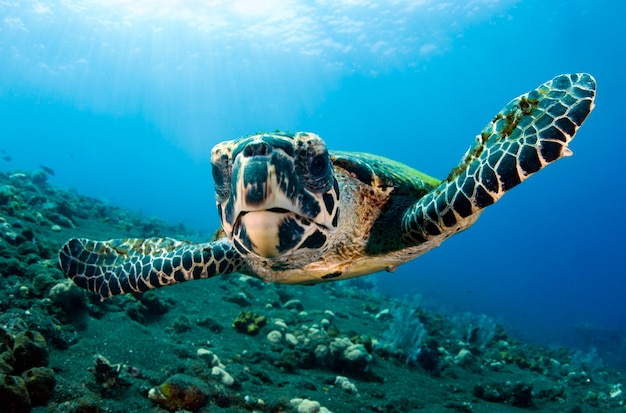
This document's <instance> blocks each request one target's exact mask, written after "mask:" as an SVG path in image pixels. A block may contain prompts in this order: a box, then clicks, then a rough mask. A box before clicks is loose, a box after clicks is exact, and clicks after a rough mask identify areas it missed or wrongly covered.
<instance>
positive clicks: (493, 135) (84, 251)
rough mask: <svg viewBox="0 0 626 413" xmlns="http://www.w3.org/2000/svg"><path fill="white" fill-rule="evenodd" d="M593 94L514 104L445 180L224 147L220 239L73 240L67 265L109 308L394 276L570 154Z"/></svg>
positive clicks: (281, 146)
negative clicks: (165, 292) (158, 294)
mask: <svg viewBox="0 0 626 413" xmlns="http://www.w3.org/2000/svg"><path fill="white" fill-rule="evenodd" d="M595 88H596V84H595V80H594V79H593V77H591V76H590V75H588V74H566V75H560V76H557V77H555V78H554V79H552V80H551V81H549V82H546V83H544V84H542V85H541V86H539V87H538V88H537V89H535V90H532V91H530V92H528V93H526V94H524V95H522V96H520V97H518V98H516V99H513V100H512V101H511V102H509V103H508V104H507V105H506V106H505V107H504V109H502V110H501V111H500V112H499V113H498V114H497V115H496V116H495V117H494V118H493V119H492V120H491V122H489V124H488V125H487V127H486V128H485V129H483V131H482V132H481V133H480V134H478V136H476V139H475V141H474V142H473V144H472V146H471V147H470V148H469V150H468V151H467V153H466V154H465V155H464V157H463V159H462V161H461V163H460V164H459V165H458V166H457V167H455V168H454V169H453V170H452V171H451V172H450V174H449V175H448V177H446V178H445V179H444V180H442V181H440V180H438V179H435V178H432V177H430V176H428V175H425V174H423V173H421V172H418V171H417V170H414V169H412V168H410V167H408V166H406V165H403V164H401V163H398V162H395V161H392V160H389V159H386V158H383V157H380V156H376V155H371V154H365V153H350V152H335V151H328V150H327V149H326V145H325V143H324V141H323V140H322V139H321V138H320V137H319V136H317V135H315V134H313V133H304V132H298V133H268V134H258V135H254V136H248V137H244V138H240V139H236V140H232V141H227V142H222V143H220V144H218V145H216V146H215V147H214V148H213V152H212V161H211V162H212V169H213V179H214V182H215V195H216V203H217V210H218V213H219V216H220V219H221V223H222V228H221V230H219V231H218V233H217V236H216V237H214V239H213V240H211V241H210V242H207V243H199V244H194V243H190V242H188V241H178V240H175V239H171V238H149V239H113V240H108V241H92V240H88V239H82V238H74V239H71V240H69V241H68V242H67V243H66V244H65V245H64V246H63V247H62V249H61V251H60V265H61V268H62V269H63V271H64V272H65V274H66V275H67V276H68V277H70V278H71V279H72V280H73V281H74V282H75V283H76V284H77V285H78V286H79V287H82V288H85V289H87V290H90V291H93V292H94V293H96V294H98V295H100V297H102V299H105V298H108V297H112V296H114V295H117V294H123V293H130V292H139V293H140V292H144V291H147V290H149V289H151V288H158V287H162V286H166V285H170V284H175V283H179V282H183V281H187V280H197V279H202V278H209V277H213V276H215V275H218V274H228V273H242V274H247V275H250V276H253V277H258V278H260V279H262V280H265V281H273V282H279V283H291V284H311V283H318V282H322V281H330V280H344V279H347V278H351V277H357V276H361V275H365V274H371V273H375V272H379V271H382V270H387V271H393V270H395V269H396V267H397V266H398V265H400V264H403V263H405V262H407V261H410V260H412V259H414V258H416V257H418V256H420V255H421V254H423V253H425V252H427V251H429V250H431V249H432V248H434V247H437V246H439V245H440V244H441V243H442V242H443V241H444V240H446V239H447V238H448V237H450V236H451V235H454V234H456V233H458V232H459V231H462V230H464V229H466V228H468V227H469V226H471V225H472V224H473V223H474V222H475V221H476V219H477V218H478V216H479V215H480V213H481V212H482V211H483V209H484V208H485V207H487V206H489V205H491V204H493V203H494V202H496V201H497V200H498V199H500V197H502V195H504V193H505V192H507V191H508V190H510V189H511V188H513V187H515V186H516V185H518V184H520V183H521V182H523V181H524V180H526V179H527V178H528V177H529V176H531V175H533V174H534V173H535V172H537V171H539V170H541V169H542V168H544V167H545V166H546V165H548V164H550V163H552V162H554V161H556V160H558V159H560V158H562V157H565V156H569V155H571V154H572V152H571V151H570V149H568V144H569V142H570V141H571V140H572V139H573V137H574V135H575V134H576V131H577V130H578V128H579V127H580V126H581V125H582V123H583V122H584V121H585V119H586V118H587V116H588V115H589V113H590V112H591V111H592V109H593V106H594V103H593V101H594V98H595Z"/></svg>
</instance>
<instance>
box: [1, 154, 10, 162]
mask: <svg viewBox="0 0 626 413" xmlns="http://www.w3.org/2000/svg"><path fill="white" fill-rule="evenodd" d="M2 160H3V161H7V162H11V157H10V156H9V155H4V156H3V157H2Z"/></svg>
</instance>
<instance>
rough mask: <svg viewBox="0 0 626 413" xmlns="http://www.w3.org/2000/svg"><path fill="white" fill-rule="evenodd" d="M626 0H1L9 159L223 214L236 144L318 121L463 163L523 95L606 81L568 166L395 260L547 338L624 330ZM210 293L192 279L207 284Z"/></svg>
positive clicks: (139, 205)
mask: <svg viewBox="0 0 626 413" xmlns="http://www.w3.org/2000/svg"><path fill="white" fill-rule="evenodd" d="M625 18H626V6H624V5H623V2H621V1H619V0H613V1H611V0H601V1H596V2H589V1H582V0H571V1H567V2H561V1H553V2H545V1H540V0H527V1H515V0H501V1H498V0H473V1H460V0H451V1H447V2H440V1H429V0H422V1H408V0H407V1H401V0H400V1H394V2H375V1H368V0H341V1H325V0H320V1H308V2H298V1H263V2H258V1H252V0H246V1H221V0H218V1H214V2H210V3H206V2H202V1H192V0H189V1H177V2H174V1H164V2H150V1H145V0H138V1H133V2H127V1H122V0H109V1H102V0H92V1H76V0H65V1H51V2H40V1H27V0H26V1H22V2H14V3H9V2H1V3H0V62H1V63H0V150H1V151H2V152H1V153H0V155H1V156H0V170H3V171H12V170H15V169H20V168H22V169H35V168H39V167H40V165H45V166H47V167H49V168H52V169H53V170H54V171H55V175H54V176H53V177H51V182H52V183H53V184H55V185H59V186H62V187H65V188H72V189H75V190H77V191H78V192H80V193H82V194H85V195H90V196H95V197H98V198H101V199H104V200H106V201H108V202H111V203H114V204H117V205H121V206H124V207H129V208H132V209H135V210H139V211H142V212H144V213H146V214H148V215H154V216H158V217H161V218H164V219H166V220H169V221H172V222H179V221H180V222H183V223H185V224H187V225H189V226H191V227H193V228H198V229H201V230H206V231H209V232H210V231H211V230H212V229H213V228H214V227H217V225H218V218H217V214H216V212H215V207H214V201H213V183H212V181H211V174H210V166H209V156H210V149H211V147H212V146H213V145H214V144H216V143H217V142H219V141H222V140H226V139H232V138H235V137H238V136H241V135H247V134H251V133H255V132H257V131H268V130H269V131H273V130H276V129H280V130H291V131H295V130H305V131H312V132H316V133H318V134H320V135H321V136H322V137H323V138H324V139H325V140H326V141H327V144H328V146H329V147H330V148H332V149H342V150H357V151H366V152H373V153H377V154H381V155H385V156H388V157H390V158H393V159H396V160H399V161H402V162H405V163H407V164H409V165H411V166H413V167H415V168H417V169H420V170H422V171H424V172H426V173H428V174H430V175H433V176H437V177H444V176H446V175H447V173H448V172H449V170H450V169H451V168H452V167H454V166H455V165H456V164H457V163H458V161H459V160H460V158H461V156H462V155H463V153H464V152H465V150H466V149H467V147H468V146H469V144H470V143H471V141H472V139H473V137H474V136H475V135H476V134H477V133H478V132H479V131H480V130H481V129H482V128H483V127H484V126H485V124H486V123H487V122H488V121H489V120H491V118H492V117H493V115H494V114H495V113H497V111H499V110H500V109H501V107H502V106H503V105H504V104H506V103H507V102H508V101H509V100H510V99H511V98H513V97H515V96H517V95H519V94H521V93H524V92H526V91H528V90H530V89H532V88H534V87H536V86H537V85H539V84H540V83H543V82H544V81H547V80H549V79H551V78H552V77H554V76H555V75H557V74H560V73H566V72H580V71H586V72H590V73H592V74H593V75H594V76H595V77H596V79H597V81H598V85H599V87H598V98H597V101H596V104H597V107H596V109H595V111H594V113H593V114H592V115H591V116H590V118H589V119H588V121H587V122H586V124H585V125H584V127H583V128H582V129H581V130H580V132H579V134H578V136H577V138H576V140H575V141H574V142H573V144H572V145H571V149H572V150H573V151H574V156H573V157H571V158H568V159H565V160H563V161H559V162H558V163H556V164H555V165H553V166H550V167H549V168H547V169H546V170H545V171H542V172H541V173H539V174H538V175H537V176H536V177H533V178H532V179H530V180H529V181H527V182H525V183H524V184H523V185H521V186H520V187H518V188H516V189H514V190H513V191H512V192H511V193H509V194H507V195H506V196H505V197H504V198H503V199H502V200H501V201H500V202H499V203H498V204H497V205H496V206H494V207H491V208H489V209H488V210H487V212H486V213H485V214H483V216H482V217H481V219H480V220H479V221H478V223H477V224H476V225H475V226H474V227H473V228H471V229H470V230H468V231H466V232H464V233H462V234H459V235H458V236H456V237H454V238H452V239H451V240H449V241H447V242H446V243H445V244H443V246H442V247H441V248H439V249H437V250H435V251H432V252H430V253H429V254H428V255H426V256H424V257H422V258H420V259H419V260H416V261H414V262H412V263H410V264H407V265H405V266H403V267H401V268H400V269H398V271H397V272H395V273H393V274H382V275H379V276H377V278H376V279H377V284H378V286H379V288H381V289H383V290H385V291H386V292H390V293H393V294H398V295H404V294H407V293H408V294H415V295H417V294H420V295H422V296H423V297H424V299H425V300H426V301H428V302H432V303H435V304H436V305H438V306H440V307H441V308H446V309H448V310H449V311H473V312H484V313H486V314H488V315H489V316H490V317H493V318H495V319H497V320H499V321H501V322H503V323H504V324H505V325H506V326H507V328H509V330H513V331H515V332H516V333H517V334H518V335H520V336H522V337H525V338H528V339H531V340H537V341H540V342H542V343H547V344H571V343H581V342H584V338H582V337H581V336H580V334H579V333H577V332H576V331H579V330H577V326H581V325H585V326H591V327H593V328H597V329H608V330H622V329H624V328H625V327H626V300H625V299H624V297H625V296H626V280H625V278H626V263H625V259H624V246H625V245H626V243H625V242H624V240H623V234H624V233H626V224H625V223H624V218H623V216H624V204H625V202H624V201H625V198H626V196H625V195H624V193H623V184H622V180H621V178H622V173H621V172H622V168H621V165H622V163H623V160H622V157H623V154H624V153H625V152H626V139H624V138H625V137H626V136H625V133H624V131H623V127H621V123H622V118H623V114H622V113H621V112H622V111H623V110H622V108H623V102H624V99H625V98H626V86H625V85H624V81H623V73H625V72H626V59H624V57H623V53H622V49H623V44H624V41H625V40H626V30H625V27H624V24H623V21H624V19H625ZM190 288H192V287H190Z"/></svg>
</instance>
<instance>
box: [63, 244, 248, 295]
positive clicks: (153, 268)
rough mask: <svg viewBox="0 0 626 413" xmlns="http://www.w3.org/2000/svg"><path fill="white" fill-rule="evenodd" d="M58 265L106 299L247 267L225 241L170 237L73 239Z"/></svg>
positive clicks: (80, 283) (85, 286)
mask: <svg viewBox="0 0 626 413" xmlns="http://www.w3.org/2000/svg"><path fill="white" fill-rule="evenodd" d="M59 263H60V265H61V268H62V269H63V272H64V273H65V274H66V275H67V276H68V277H69V278H71V279H72V280H73V281H74V283H76V285H78V286H79V287H82V288H85V289H87V290H90V291H93V292H94V293H96V294H98V295H100V297H102V299H105V298H109V297H112V296H114V295H118V294H124V293H130V292H138V293H140V292H145V291H147V290H149V289H151V288H158V287H163V286H165V285H170V284H176V283H179V282H183V281H188V280H197V279H201V278H209V277H213V276H214V275H218V274H226V273H231V272H237V271H241V270H244V269H245V263H244V261H243V259H242V258H241V256H240V255H239V253H238V252H237V251H236V250H235V249H234V248H233V247H232V246H231V244H230V243H228V242H227V241H226V240H225V239H222V240H217V241H214V242H210V243H205V244H192V243H189V242H186V241H178V240H175V239H172V238H148V239H134V238H130V239H113V240H109V241H92V240H88V239H84V238H73V239H71V240H69V241H68V242H67V243H66V244H65V245H63V247H62V248H61V251H60V253H59Z"/></svg>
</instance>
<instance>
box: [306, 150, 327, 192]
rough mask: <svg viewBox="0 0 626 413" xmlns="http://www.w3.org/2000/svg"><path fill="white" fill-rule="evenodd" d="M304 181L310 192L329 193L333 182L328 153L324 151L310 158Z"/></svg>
mask: <svg viewBox="0 0 626 413" xmlns="http://www.w3.org/2000/svg"><path fill="white" fill-rule="evenodd" d="M304 179H305V184H306V186H307V188H309V189H310V190H312V191H315V192H325V191H328V188H330V185H332V181H333V179H332V174H331V173H330V159H329V157H328V152H326V151H324V152H323V153H319V154H317V155H314V156H313V157H311V158H310V160H309V161H308V165H307V167H306V171H305V173H304Z"/></svg>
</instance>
